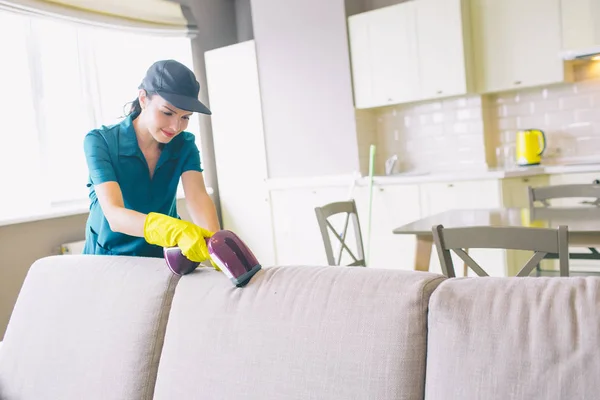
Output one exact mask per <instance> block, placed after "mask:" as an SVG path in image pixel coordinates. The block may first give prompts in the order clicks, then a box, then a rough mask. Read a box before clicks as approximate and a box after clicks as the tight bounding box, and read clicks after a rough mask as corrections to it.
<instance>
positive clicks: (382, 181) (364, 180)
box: [358, 164, 600, 185]
mask: <svg viewBox="0 0 600 400" xmlns="http://www.w3.org/2000/svg"><path fill="white" fill-rule="evenodd" d="M586 172H598V173H599V176H598V177H599V178H600V164H578V165H537V166H532V167H521V168H514V169H509V170H504V169H488V170H476V171H449V172H431V173H418V172H407V173H399V174H395V175H388V176H375V177H373V182H374V183H375V184H379V185H386V184H411V183H413V184H419V183H428V182H448V181H471V180H485V179H507V178H521V177H528V176H538V175H554V174H570V173H586ZM368 182H369V177H367V176H365V177H361V178H360V179H359V181H358V184H359V185H367V184H368Z"/></svg>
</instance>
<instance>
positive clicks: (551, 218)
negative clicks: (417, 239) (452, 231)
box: [393, 207, 600, 235]
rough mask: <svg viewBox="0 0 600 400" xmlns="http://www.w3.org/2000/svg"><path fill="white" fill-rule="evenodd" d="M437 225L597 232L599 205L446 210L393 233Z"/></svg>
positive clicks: (599, 230) (423, 231) (599, 228)
mask: <svg viewBox="0 0 600 400" xmlns="http://www.w3.org/2000/svg"><path fill="white" fill-rule="evenodd" d="M438 224H441V225H443V226H444V227H445V228H461V227H467V226H521V227H536V228H557V227H558V226H559V225H567V226H568V228H569V233H575V234H600V207H573V208H567V207H547V208H542V207H540V208H534V209H533V210H530V209H529V208H502V209H489V210H486V209H458V210H449V211H445V212H442V213H439V214H435V215H430V216H428V217H425V218H421V219H419V220H417V221H414V222H411V223H409V224H406V225H403V226H400V227H398V228H396V229H394V231H393V232H394V233H395V234H400V235H403V234H404V235H409V234H410V235H431V234H432V233H431V228H432V227H433V226H434V225H438Z"/></svg>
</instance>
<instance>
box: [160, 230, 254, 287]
mask: <svg viewBox="0 0 600 400" xmlns="http://www.w3.org/2000/svg"><path fill="white" fill-rule="evenodd" d="M206 244H207V246H208V252H209V254H210V257H211V259H212V261H213V262H214V263H215V264H217V266H218V267H219V268H220V269H221V271H223V273H224V274H225V275H226V276H227V277H228V278H229V279H230V280H231V281H232V282H233V284H234V285H236V286H238V287H241V286H244V285H246V284H247V283H248V282H249V281H250V279H251V278H252V277H253V276H254V275H255V274H256V273H257V272H258V271H259V270H260V269H261V265H260V264H259V262H258V260H257V259H256V257H255V256H254V254H253V253H252V251H251V250H250V249H249V248H248V246H246V244H245V243H244V242H243V241H242V240H241V239H240V238H239V237H238V236H237V235H236V234H235V233H233V232H231V231H228V230H221V231H218V232H216V233H215V234H214V235H213V236H211V237H210V238H208V239H207V241H206ZM164 255H165V260H166V262H167V266H168V267H169V269H170V270H171V271H172V272H173V273H174V274H177V275H185V274H189V273H190V272H192V271H193V270H195V269H196V268H197V267H198V265H200V263H198V262H194V261H190V260H189V259H188V258H187V257H185V256H184V255H183V253H182V252H181V249H179V248H178V247H169V248H165V249H164Z"/></svg>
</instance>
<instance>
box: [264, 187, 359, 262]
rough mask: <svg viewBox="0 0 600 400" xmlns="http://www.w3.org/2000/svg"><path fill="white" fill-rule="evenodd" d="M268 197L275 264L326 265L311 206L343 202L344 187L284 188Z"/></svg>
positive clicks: (345, 193)
mask: <svg viewBox="0 0 600 400" xmlns="http://www.w3.org/2000/svg"><path fill="white" fill-rule="evenodd" d="M270 195H271V212H272V218H273V231H274V236H275V250H276V262H277V265H327V256H326V255H325V247H324V245H323V240H322V238H321V232H320V230H319V225H318V223H317V217H316V215H315V207H317V206H322V205H325V204H328V203H332V202H335V201H344V200H347V199H348V188H346V187H343V186H338V187H316V188H286V189H277V190H271V192H270ZM336 222H337V221H336ZM336 228H338V224H336ZM352 240H353V236H350V239H349V242H350V243H352ZM332 243H334V242H332ZM334 248H335V246H334Z"/></svg>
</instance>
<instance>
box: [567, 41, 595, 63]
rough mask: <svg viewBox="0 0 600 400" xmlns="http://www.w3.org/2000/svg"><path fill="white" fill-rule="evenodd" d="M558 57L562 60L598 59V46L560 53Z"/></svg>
mask: <svg viewBox="0 0 600 400" xmlns="http://www.w3.org/2000/svg"><path fill="white" fill-rule="evenodd" d="M560 56H561V58H562V59H563V60H567V61H569V60H591V59H594V58H595V57H598V59H600V45H599V46H590V47H584V48H580V49H573V50H564V51H561V53H560Z"/></svg>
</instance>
